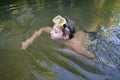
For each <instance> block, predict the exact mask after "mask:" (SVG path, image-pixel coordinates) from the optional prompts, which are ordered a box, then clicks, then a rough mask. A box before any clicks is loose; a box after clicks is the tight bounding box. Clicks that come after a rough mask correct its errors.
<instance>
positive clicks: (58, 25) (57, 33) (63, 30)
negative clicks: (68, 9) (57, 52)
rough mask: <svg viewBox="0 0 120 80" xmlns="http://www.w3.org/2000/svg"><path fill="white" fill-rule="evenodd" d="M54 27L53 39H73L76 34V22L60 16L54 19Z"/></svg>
mask: <svg viewBox="0 0 120 80" xmlns="http://www.w3.org/2000/svg"><path fill="white" fill-rule="evenodd" d="M53 22H54V26H53V30H52V31H51V38H52V39H72V38H73V37H74V33H75V26H74V25H75V22H74V21H73V20H71V19H70V18H68V17H66V18H63V17H62V16H60V15H58V16H56V17H55V18H53Z"/></svg>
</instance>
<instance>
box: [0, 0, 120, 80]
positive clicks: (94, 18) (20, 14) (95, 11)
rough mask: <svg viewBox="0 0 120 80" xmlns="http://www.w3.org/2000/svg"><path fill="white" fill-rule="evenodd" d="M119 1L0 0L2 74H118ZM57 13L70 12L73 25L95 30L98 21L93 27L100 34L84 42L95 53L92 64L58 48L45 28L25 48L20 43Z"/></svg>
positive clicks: (3, 77) (112, 78)
mask: <svg viewBox="0 0 120 80" xmlns="http://www.w3.org/2000/svg"><path fill="white" fill-rule="evenodd" d="M119 3H120V0H109V1H108V0H99V1H96V0H57V1H56V0H52V1H51V0H35V1H32V0H29V1H27V0H23V1H21V0H17V1H12V0H9V1H2V2H1V3H0V15H1V17H0V80H96V79H97V80H118V79H119V78H120V76H119V73H120V71H119V69H120V62H119V59H120V50H119V49H120V42H119V41H120V40H119V39H120V33H119V31H120V29H119V25H120V14H119V13H120V5H119ZM58 14H60V15H63V16H69V17H71V18H72V19H73V20H74V21H75V22H76V29H77V31H79V30H83V29H85V30H87V31H97V29H98V28H96V26H97V25H102V27H101V28H100V29H98V31H97V34H98V35H99V37H97V38H96V39H95V40H93V41H92V45H89V46H88V49H90V50H91V51H92V52H93V53H94V54H95V55H96V59H95V62H94V64H93V65H91V64H87V61H82V60H81V59H80V58H79V57H75V56H71V55H69V54H66V53H63V52H60V51H59V50H56V49H55V48H56V46H57V45H58V44H57V43H56V42H55V41H52V40H51V39H50V38H49V36H48V35H47V34H46V33H44V34H42V36H40V37H39V38H38V39H37V40H35V41H34V43H33V44H32V45H30V46H29V47H28V48H27V49H26V50H22V49H21V42H22V41H24V40H25V39H27V38H29V37H30V36H31V35H32V34H33V33H34V31H35V30H37V29H39V28H41V27H45V26H52V25H53V23H52V21H51V20H52V18H53V17H54V16H56V15H58ZM111 26H114V27H113V28H110V27H111ZM115 27H117V28H115ZM106 28H107V29H106ZM86 43H88V42H86Z"/></svg>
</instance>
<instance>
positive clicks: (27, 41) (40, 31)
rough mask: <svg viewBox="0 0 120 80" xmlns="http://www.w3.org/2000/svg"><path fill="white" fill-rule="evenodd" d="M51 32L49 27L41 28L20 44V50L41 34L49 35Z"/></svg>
mask: <svg viewBox="0 0 120 80" xmlns="http://www.w3.org/2000/svg"><path fill="white" fill-rule="evenodd" d="M51 30H52V28H51V27H43V28H40V29H39V30H38V31H35V32H34V33H33V35H32V36H31V37H30V38H28V39H27V40H26V41H24V42H22V49H26V48H27V47H28V46H29V45H30V44H31V43H32V42H33V41H34V40H35V39H36V38H38V37H39V36H40V35H41V34H42V33H43V32H47V33H50V31H51Z"/></svg>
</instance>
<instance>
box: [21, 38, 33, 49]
mask: <svg viewBox="0 0 120 80" xmlns="http://www.w3.org/2000/svg"><path fill="white" fill-rule="evenodd" d="M30 44H31V41H30V40H26V41H24V42H22V49H24V50H25V49H26V48H27V47H28V46H29V45H30Z"/></svg>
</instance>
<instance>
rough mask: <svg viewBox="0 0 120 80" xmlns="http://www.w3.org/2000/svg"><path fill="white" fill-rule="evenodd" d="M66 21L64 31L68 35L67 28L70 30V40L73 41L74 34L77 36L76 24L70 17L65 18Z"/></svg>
mask: <svg viewBox="0 0 120 80" xmlns="http://www.w3.org/2000/svg"><path fill="white" fill-rule="evenodd" d="M65 19H66V21H67V24H65V25H64V28H63V29H62V31H63V33H64V35H66V34H68V33H67V32H66V31H65V27H68V28H69V29H70V31H69V39H72V38H73V37H74V34H75V22H74V21H73V20H72V19H70V18H69V17H65Z"/></svg>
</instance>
